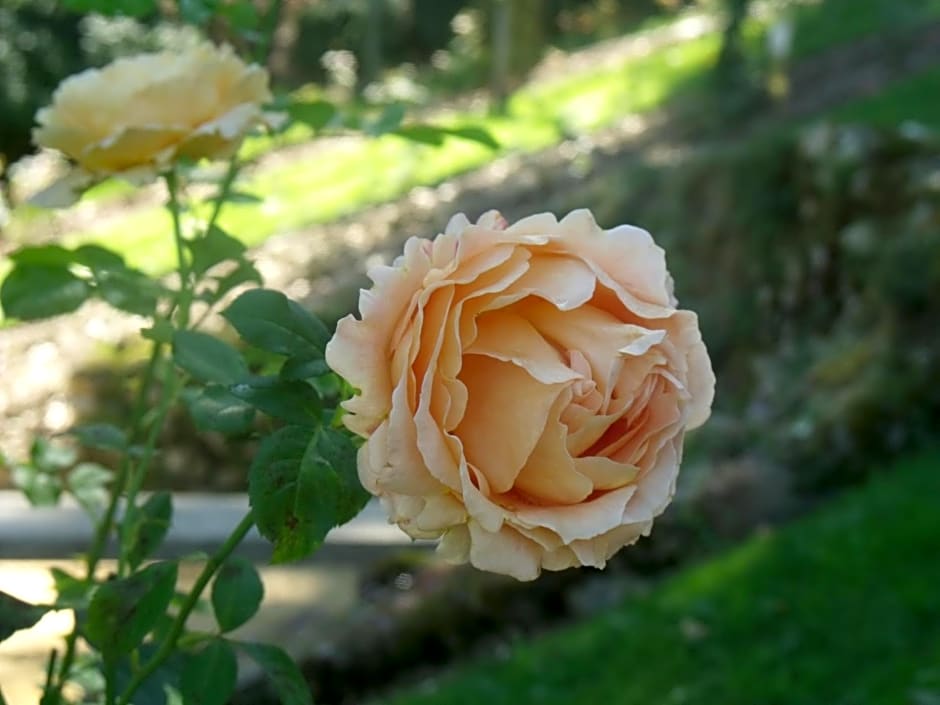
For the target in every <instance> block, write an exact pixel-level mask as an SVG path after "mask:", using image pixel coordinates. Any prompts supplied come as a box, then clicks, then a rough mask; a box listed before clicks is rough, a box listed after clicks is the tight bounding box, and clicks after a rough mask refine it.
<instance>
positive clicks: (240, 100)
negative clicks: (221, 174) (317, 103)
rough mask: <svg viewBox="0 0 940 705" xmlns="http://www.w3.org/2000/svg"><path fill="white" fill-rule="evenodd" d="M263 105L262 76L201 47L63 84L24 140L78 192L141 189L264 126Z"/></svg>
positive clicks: (219, 154)
mask: <svg viewBox="0 0 940 705" xmlns="http://www.w3.org/2000/svg"><path fill="white" fill-rule="evenodd" d="M270 100H271V92H270V90H269V88H268V74H267V71H265V69H263V68H261V67H260V66H257V65H250V66H249V65H246V64H245V63H244V62H243V61H242V60H241V59H240V58H239V57H238V56H236V54H235V53H234V52H233V51H232V49H231V48H229V47H227V46H222V47H216V46H214V45H212V44H209V43H201V44H199V45H197V46H195V47H193V48H191V49H188V50H184V51H172V52H171V51H164V52H157V53H150V54H140V55H137V56H133V57H128V58H121V59H117V60H116V61H113V62H112V63H110V64H108V65H107V66H105V67H104V68H101V69H88V70H87V71H83V72H81V73H78V74H76V75H74V76H70V77H69V78H67V79H66V80H65V81H63V82H62V84H61V85H60V86H59V87H58V88H57V89H56V91H55V93H54V95H53V99H52V104H51V105H50V106H49V107H46V108H43V109H42V110H40V111H39V113H38V114H37V116H36V121H37V123H38V126H37V127H36V128H35V130H34V132H33V140H34V141H35V142H36V144H37V145H39V146H41V147H48V148H51V149H56V150H59V151H60V152H62V153H63V154H65V155H66V156H67V157H68V158H69V159H71V160H72V161H73V162H75V165H76V166H77V171H76V172H75V173H73V174H72V175H71V177H70V179H69V184H70V185H74V186H76V187H77V188H81V187H83V186H87V185H88V184H90V183H93V182H94V181H95V180H99V179H102V178H104V177H108V176H120V177H125V178H128V179H131V180H135V181H138V180H145V179H147V178H150V177H152V176H153V175H154V174H156V173H159V172H161V171H164V170H166V169H168V168H169V167H170V165H172V163H173V162H174V161H176V160H178V159H179V158H181V157H185V158H189V159H192V160H198V159H203V158H208V159H218V158H225V157H228V156H230V155H231V154H233V153H234V151H235V150H236V149H237V148H238V146H239V145H240V144H241V142H242V140H243V138H244V137H245V135H246V134H247V132H248V131H249V130H251V129H252V128H254V127H256V126H257V125H260V124H265V123H267V122H268V116H266V115H265V113H264V112H263V109H262V106H263V104H264V103H266V102H268V101H270Z"/></svg>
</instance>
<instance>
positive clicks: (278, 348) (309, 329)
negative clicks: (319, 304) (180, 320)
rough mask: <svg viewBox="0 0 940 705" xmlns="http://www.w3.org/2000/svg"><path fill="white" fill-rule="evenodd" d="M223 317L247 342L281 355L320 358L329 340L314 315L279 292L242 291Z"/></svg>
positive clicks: (265, 290)
mask: <svg viewBox="0 0 940 705" xmlns="http://www.w3.org/2000/svg"><path fill="white" fill-rule="evenodd" d="M223 315H224V316H225V318H227V319H228V321H229V323H231V324H232V325H233V326H234V327H235V330H237V331H238V333H239V334H240V335H241V337H242V338H244V339H245V340H246V341H247V342H248V343H250V344H251V345H254V346H255V347H258V348H261V349H262V350H268V351H270V352H275V353H279V354H281V355H300V356H307V357H313V356H314V353H315V354H317V355H319V356H321V357H322V356H323V351H324V349H325V348H326V344H327V342H328V341H329V339H330V331H329V330H328V329H327V327H326V326H325V325H323V323H321V322H320V320H319V319H318V318H317V317H316V316H314V315H313V314H311V313H310V312H309V311H306V310H305V309H304V308H303V307H302V306H301V305H300V304H298V303H297V302H295V301H291V300H290V299H288V298H287V297H286V296H284V294H282V293H281V292H279V291H271V290H270V289H253V290H251V291H246V292H245V293H244V294H242V295H241V296H239V297H238V298H237V299H235V301H233V302H232V305H231V306H229V307H228V308H227V309H226V310H225V313H224V314H223Z"/></svg>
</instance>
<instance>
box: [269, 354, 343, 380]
mask: <svg viewBox="0 0 940 705" xmlns="http://www.w3.org/2000/svg"><path fill="white" fill-rule="evenodd" d="M329 371H330V367H329V365H327V364H326V360H324V359H323V358H322V357H312V358H304V357H290V358H288V359H287V360H285V361H284V364H283V365H282V366H281V370H280V372H279V373H278V374H279V375H280V376H281V378H282V379H313V378H314V377H320V376H322V375H325V374H326V373H327V372H329Z"/></svg>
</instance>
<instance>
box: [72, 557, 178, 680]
mask: <svg viewBox="0 0 940 705" xmlns="http://www.w3.org/2000/svg"><path fill="white" fill-rule="evenodd" d="M176 571H177V567H176V564H175V563H154V564H153V565H149V566H147V567H146V568H144V569H143V570H142V571H140V572H139V573H134V574H132V575H130V576H128V577H126V578H118V579H116V580H111V581H110V582H107V583H104V584H103V585H101V586H100V587H99V588H98V589H97V590H96V591H95V594H94V595H93V596H92V598H91V604H89V606H88V613H87V615H86V621H85V625H84V630H83V631H84V635H85V638H86V639H87V640H88V643H90V644H91V645H92V646H94V647H95V648H96V649H98V651H99V652H101V656H102V658H103V659H104V660H105V661H115V660H117V659H118V658H119V657H120V656H122V655H124V654H127V653H128V652H129V651H130V650H131V649H133V648H134V647H136V646H138V645H139V644H140V643H141V642H142V641H143V639H144V637H145V636H147V633H148V632H149V631H150V630H151V629H153V628H154V626H156V624H157V622H159V620H160V617H162V616H163V614H164V613H165V612H166V609H167V607H168V606H169V605H170V600H172V599H173V590H174V588H175V586H176Z"/></svg>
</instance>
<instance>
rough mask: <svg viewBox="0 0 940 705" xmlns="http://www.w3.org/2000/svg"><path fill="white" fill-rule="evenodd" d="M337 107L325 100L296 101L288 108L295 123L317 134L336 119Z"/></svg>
mask: <svg viewBox="0 0 940 705" xmlns="http://www.w3.org/2000/svg"><path fill="white" fill-rule="evenodd" d="M336 112H337V111H336V106H335V105H333V104H332V103H329V102H327V101H325V100H311V101H294V102H291V103H290V105H289V106H288V113H289V115H290V118H291V120H292V121H293V122H301V123H303V124H305V125H307V126H308V127H310V128H311V129H312V130H314V131H315V132H319V131H320V130H322V129H323V128H324V127H326V126H327V125H329V124H330V123H331V122H332V121H333V118H335V117H336Z"/></svg>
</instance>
